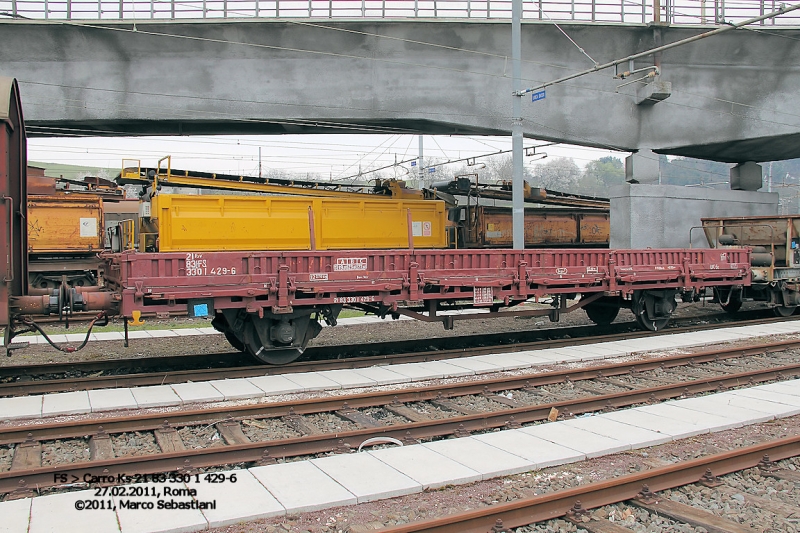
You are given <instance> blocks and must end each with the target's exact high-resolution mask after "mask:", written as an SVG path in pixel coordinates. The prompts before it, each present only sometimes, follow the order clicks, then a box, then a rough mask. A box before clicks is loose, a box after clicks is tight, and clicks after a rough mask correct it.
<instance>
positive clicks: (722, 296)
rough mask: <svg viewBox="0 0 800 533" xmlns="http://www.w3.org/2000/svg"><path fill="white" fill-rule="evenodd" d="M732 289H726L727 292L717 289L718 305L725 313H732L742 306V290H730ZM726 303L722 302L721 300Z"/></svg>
mask: <svg viewBox="0 0 800 533" xmlns="http://www.w3.org/2000/svg"><path fill="white" fill-rule="evenodd" d="M731 291H733V289H728V292H724V291H723V290H722V289H718V290H717V300H719V302H720V304H719V306H720V307H722V309H723V310H724V311H725V312H726V313H730V314H733V313H735V312H736V311H738V310H739V309H741V307H742V291H736V292H731ZM723 301H724V302H727V303H722V302H723Z"/></svg>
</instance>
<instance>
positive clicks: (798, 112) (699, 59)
mask: <svg viewBox="0 0 800 533" xmlns="http://www.w3.org/2000/svg"><path fill="white" fill-rule="evenodd" d="M562 27H563V28H564V29H565V30H566V31H567V32H568V33H569V35H570V36H571V37H572V38H573V39H574V40H575V41H576V42H577V43H579V44H580V45H581V46H582V47H583V48H584V49H585V50H586V51H587V52H588V53H589V54H590V55H591V56H592V57H593V58H594V60H596V61H597V62H599V63H603V62H607V61H610V60H614V59H619V58H622V57H625V56H627V55H630V54H633V53H637V52H641V51H644V50H647V49H649V48H652V47H654V46H655V45H656V43H657V42H663V43H666V42H673V41H677V40H679V39H682V38H685V37H689V36H693V35H697V34H698V33H700V32H702V31H704V29H703V28H699V27H663V28H662V27H648V26H644V25H619V24H617V25H607V24H605V25H604V24H599V23H598V24H590V23H579V24H578V23H563V26H562ZM769 31H770V34H765V33H754V32H748V31H745V30H739V31H731V32H729V33H726V34H723V35H720V36H715V37H712V38H710V39H706V40H701V41H698V42H695V43H692V44H689V45H686V46H683V47H679V48H676V49H673V50H669V51H667V52H664V53H663V54H662V57H661V69H662V76H661V79H662V80H663V81H669V82H671V84H672V95H671V96H670V97H669V98H667V99H666V100H664V101H662V102H659V103H657V104H655V105H650V106H639V105H637V104H636V88H637V84H632V85H628V86H626V87H622V88H620V89H619V90H617V85H619V84H620V83H622V82H621V81H620V80H615V79H613V77H612V75H613V72H612V70H607V71H603V72H601V73H595V74H593V75H590V76H584V77H582V78H579V79H575V80H572V81H570V82H567V83H564V84H561V85H558V86H553V87H550V88H548V89H547V97H546V98H545V99H544V100H540V101H537V102H531V101H530V100H529V99H526V100H525V101H524V103H523V126H524V129H525V135H526V136H528V137H532V138H537V139H545V140H553V141H560V142H568V143H574V144H579V145H586V146H598V147H616V148H620V149H623V150H636V149H638V148H651V149H655V150H656V151H659V152H661V153H670V154H680V155H689V156H696V157H705V158H709V159H715V160H719V161H728V162H740V161H746V160H754V161H766V160H778V159H785V158H791V157H800V99H798V98H797V87H800V62H798V61H797V59H796V58H798V57H800V29H791V28H788V29H787V28H779V27H773V26H770V27H769ZM0 34H2V36H3V46H2V47H0V75H3V76H14V77H17V78H18V79H19V81H20V88H21V94H22V98H23V104H24V107H25V118H26V119H27V121H28V124H29V125H30V126H31V127H30V128H29V130H28V132H29V134H30V135H32V136H34V135H41V134H44V133H46V132H49V133H53V132H55V133H68V134H100V133H102V134H108V135H121V134H126V133H127V134H175V135H180V134H208V133H304V132H317V133H319V132H349V133H352V132H354V131H361V132H384V133H408V132H424V133H431V134H434V133H440V134H506V133H508V132H509V131H510V127H511V117H510V115H511V100H512V97H511V79H510V71H511V66H510V62H509V60H508V58H509V56H510V52H511V50H510V47H511V35H510V24H509V23H508V22H506V21H478V20H470V21H465V20H459V21H456V20H449V21H448V20H427V21H425V20H409V21H331V20H318V19H311V20H309V19H304V20H303V21H302V24H297V23H293V22H292V21H285V20H283V21H281V20H277V21H276V20H267V21H265V20H248V21H243V20H227V21H220V20H213V19H208V20H205V21H190V22H181V21H176V22H170V21H157V20H156V21H137V22H136V24H135V26H133V25H132V24H131V22H130V21H127V22H115V21H103V22H102V23H93V24H92V25H91V26H82V25H80V24H69V25H66V24H53V23H47V24H43V23H41V22H36V21H25V20H8V21H2V22H0ZM771 34H780V35H778V36H775V35H771ZM781 36H784V37H789V38H781ZM522 40H523V43H522V51H523V72H522V76H523V78H524V82H523V83H524V85H525V86H535V85H536V84H538V83H542V82H546V81H550V80H554V79H556V78H559V77H562V76H564V75H565V74H569V73H574V72H578V71H581V70H583V69H585V68H587V67H590V66H591V63H590V62H589V60H588V59H587V58H586V56H584V55H583V54H582V53H581V52H580V51H579V50H578V49H577V48H576V47H575V46H573V45H572V44H571V43H570V42H569V41H568V40H567V39H566V38H565V37H564V36H563V35H562V34H561V33H560V32H559V30H558V29H557V28H555V27H553V25H552V24H550V23H547V22H538V21H530V22H526V23H525V24H523V32H522ZM647 64H650V65H652V64H653V60H652V59H646V60H641V61H638V62H637V63H636V65H635V66H636V67H644V66H646V65H647ZM626 81H627V80H626ZM61 128H68V129H67V130H63V129H61Z"/></svg>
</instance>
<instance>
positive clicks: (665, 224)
mask: <svg viewBox="0 0 800 533" xmlns="http://www.w3.org/2000/svg"><path fill="white" fill-rule="evenodd" d="M609 196H610V198H611V248H689V246H690V241H689V230H690V228H692V227H696V226H700V219H701V218H704V217H741V216H751V215H776V214H777V213H778V193H766V192H752V191H726V190H718V189H701V188H695V187H678V186H675V185H640V184H626V185H619V186H617V187H614V188H612V189H611V194H610V195H609ZM691 246H692V247H694V248H708V243H707V242H706V240H705V236H704V235H703V232H702V231H701V230H699V229H698V230H693V231H692V240H691Z"/></svg>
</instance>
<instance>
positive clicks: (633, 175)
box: [625, 148, 661, 184]
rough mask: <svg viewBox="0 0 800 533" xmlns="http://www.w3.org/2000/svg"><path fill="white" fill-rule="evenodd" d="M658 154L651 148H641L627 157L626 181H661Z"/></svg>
mask: <svg viewBox="0 0 800 533" xmlns="http://www.w3.org/2000/svg"><path fill="white" fill-rule="evenodd" d="M658 157H659V156H658V154H657V153H655V152H653V151H652V150H650V149H649V148H640V149H639V151H638V152H635V153H633V154H631V155H629V156H628V157H627V158H625V181H627V182H628V183H649V184H652V183H659V182H660V179H659V178H660V176H661V174H660V169H659V166H658Z"/></svg>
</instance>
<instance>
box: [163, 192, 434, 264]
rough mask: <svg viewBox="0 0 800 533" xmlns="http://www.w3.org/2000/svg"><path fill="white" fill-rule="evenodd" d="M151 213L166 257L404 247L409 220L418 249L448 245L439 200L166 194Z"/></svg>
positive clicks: (407, 243) (405, 245)
mask: <svg viewBox="0 0 800 533" xmlns="http://www.w3.org/2000/svg"><path fill="white" fill-rule="evenodd" d="M151 213H152V217H153V218H157V221H158V239H159V246H158V248H159V250H160V251H162V252H183V251H186V252H201V251H218V250H310V249H314V248H315V249H317V250H335V249H359V248H367V249H390V248H407V247H408V245H409V242H408V238H409V219H410V222H411V233H412V234H413V241H414V243H413V244H414V247H417V248H445V247H447V241H446V238H445V224H446V210H445V204H444V202H441V201H434V200H385V199H374V200H373V199H365V200H352V199H340V198H314V197H289V196H286V197H283V196H222V195H200V196H195V195H169V194H161V195H158V196H156V197H154V198H153V200H152V206H151ZM409 213H410V217H409ZM312 224H313V228H314V232H313V238H312V233H311V230H310V229H311V227H312Z"/></svg>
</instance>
